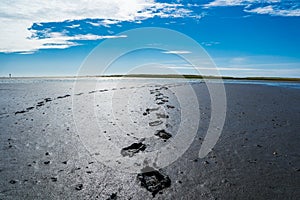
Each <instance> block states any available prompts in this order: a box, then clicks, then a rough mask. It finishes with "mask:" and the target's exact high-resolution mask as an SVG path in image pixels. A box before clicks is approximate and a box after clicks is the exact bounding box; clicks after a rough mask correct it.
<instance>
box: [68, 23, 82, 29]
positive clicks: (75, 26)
mask: <svg viewBox="0 0 300 200" xmlns="http://www.w3.org/2000/svg"><path fill="white" fill-rule="evenodd" d="M79 26H80V24H73V25H71V26H67V27H68V28H78V27H79Z"/></svg>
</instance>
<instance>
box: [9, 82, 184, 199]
mask: <svg viewBox="0 0 300 200" xmlns="http://www.w3.org/2000/svg"><path fill="white" fill-rule="evenodd" d="M186 84H188V83H181V84H172V85H171V84H170V85H166V86H162V87H161V86H160V85H150V86H149V85H148V86H141V87H130V88H126V87H122V88H119V89H118V88H112V89H111V90H108V89H101V90H93V91H89V92H87V93H83V92H81V93H77V94H74V95H75V96H80V95H84V94H93V93H97V92H107V91H115V90H124V89H135V88H142V87H150V88H153V87H154V88H155V89H151V90H150V94H151V95H153V96H154V100H155V104H156V105H157V107H154V108H147V109H146V110H145V111H144V112H143V113H142V115H143V116H146V115H149V114H150V113H152V112H155V114H156V117H157V120H155V121H151V122H149V126H151V127H155V126H159V125H162V124H163V121H162V120H161V119H168V118H169V115H167V114H164V113H159V112H158V111H159V109H160V108H161V107H162V106H165V107H166V108H167V109H174V108H175V107H174V106H173V105H170V104H168V102H169V100H168V99H169V97H168V96H166V95H164V94H163V91H165V90H168V89H169V87H177V86H183V85H186ZM69 97H71V95H69V94H66V95H62V96H58V97H56V98H45V99H43V100H42V101H39V102H37V103H36V104H35V105H34V106H31V107H28V108H26V109H24V110H20V111H16V112H15V113H14V114H15V115H18V114H23V113H27V112H29V111H32V110H34V109H39V108H40V107H42V106H45V105H46V104H47V103H50V102H53V101H56V100H61V99H66V98H69ZM8 116H9V115H7V117H8ZM167 125H168V124H166V126H167ZM154 136H156V137H159V138H160V139H162V140H163V141H164V142H166V141H167V140H168V139H170V138H171V137H172V134H170V133H168V132H167V131H166V130H165V129H158V130H156V132H155V133H154ZM145 149H146V145H145V144H144V143H143V142H139V143H133V144H132V145H130V146H128V147H124V148H123V149H122V150H121V155H122V156H128V157H133V156H134V155H135V154H137V153H139V152H141V151H144V150H145ZM44 164H45V165H48V164H50V161H45V162H44ZM63 164H67V161H65V162H63ZM79 169H80V168H79ZM137 179H138V180H139V181H140V184H141V186H142V187H144V188H146V190H148V191H149V192H151V193H152V195H153V197H154V196H155V195H156V194H157V193H161V190H163V189H165V188H167V187H170V186H171V180H170V178H169V177H168V176H167V175H164V174H163V173H162V172H161V170H156V169H154V168H152V167H150V166H146V167H144V168H143V169H141V173H139V174H138V175H137ZM51 180H52V181H53V182H56V181H57V178H55V177H52V178H51ZM82 188H83V185H82V184H78V185H77V186H76V187H75V189H76V190H82ZM115 196H116V194H114V195H113V197H115Z"/></svg>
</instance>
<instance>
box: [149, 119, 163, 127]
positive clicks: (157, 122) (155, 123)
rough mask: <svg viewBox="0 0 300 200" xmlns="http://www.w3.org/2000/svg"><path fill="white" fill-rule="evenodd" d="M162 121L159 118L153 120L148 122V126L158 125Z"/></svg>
mask: <svg viewBox="0 0 300 200" xmlns="http://www.w3.org/2000/svg"><path fill="white" fill-rule="evenodd" d="M162 123H163V121H161V120H157V121H154V122H150V123H149V126H159V125H161V124H162Z"/></svg>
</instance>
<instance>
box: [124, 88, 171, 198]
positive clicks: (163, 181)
mask: <svg viewBox="0 0 300 200" xmlns="http://www.w3.org/2000/svg"><path fill="white" fill-rule="evenodd" d="M168 89H169V88H168V87H166V86H162V87H159V88H156V89H152V90H150V94H151V95H153V96H154V100H155V104H157V107H155V108H147V109H146V110H145V112H143V116H146V115H149V114H150V113H151V112H155V114H156V118H157V120H155V121H151V122H149V126H151V127H155V126H159V125H162V124H163V123H164V122H163V121H162V120H161V119H168V118H169V115H167V114H164V113H159V110H160V108H161V107H162V106H163V105H165V104H166V103H168V102H169V100H168V99H169V97H168V96H165V95H164V94H163V92H164V91H165V90H168ZM166 107H167V109H173V108H175V107H174V106H172V105H169V104H168V105H166ZM154 136H156V137H159V138H160V139H163V141H164V142H166V141H167V140H168V139H170V138H171V137H172V135H171V134H170V133H168V132H167V131H166V130H165V129H158V130H156V132H155V133H154ZM145 149H146V145H145V144H143V143H142V142H139V143H133V144H132V145H130V146H128V147H125V148H123V149H122V150H121V154H122V155H123V156H129V157H132V156H134V154H137V153H139V152H140V151H144V150H145ZM137 179H138V180H139V181H140V183H141V186H142V187H144V188H146V189H147V190H148V191H149V192H151V193H152V195H153V197H154V196H155V195H156V194H157V193H159V192H161V190H163V189H165V188H167V187H170V186H171V180H170V178H169V177H168V176H167V175H164V174H163V173H162V172H161V171H160V170H156V169H154V168H152V167H150V166H146V167H144V168H143V169H142V170H141V173H139V174H138V175H137Z"/></svg>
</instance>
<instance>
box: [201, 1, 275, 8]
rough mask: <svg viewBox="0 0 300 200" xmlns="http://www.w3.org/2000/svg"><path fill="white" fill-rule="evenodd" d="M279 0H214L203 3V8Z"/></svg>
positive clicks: (247, 4)
mask: <svg viewBox="0 0 300 200" xmlns="http://www.w3.org/2000/svg"><path fill="white" fill-rule="evenodd" d="M278 2H280V0H214V1H212V2H210V3H208V4H205V5H203V7H205V8H211V7H221V6H249V5H251V4H255V3H259V4H263V3H278Z"/></svg>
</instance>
